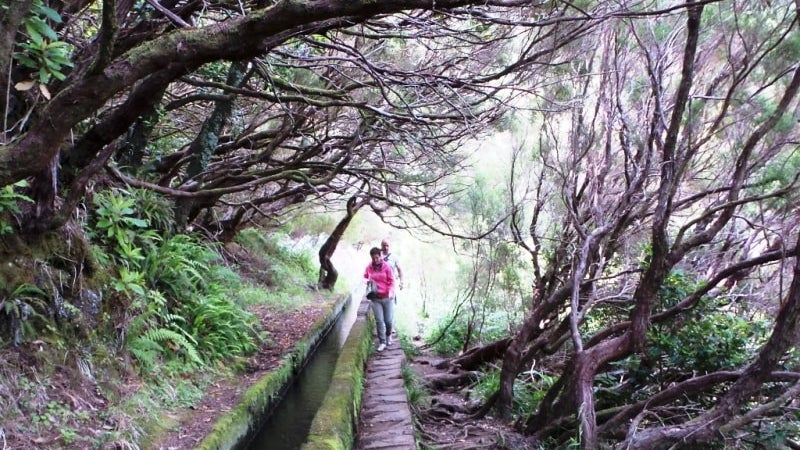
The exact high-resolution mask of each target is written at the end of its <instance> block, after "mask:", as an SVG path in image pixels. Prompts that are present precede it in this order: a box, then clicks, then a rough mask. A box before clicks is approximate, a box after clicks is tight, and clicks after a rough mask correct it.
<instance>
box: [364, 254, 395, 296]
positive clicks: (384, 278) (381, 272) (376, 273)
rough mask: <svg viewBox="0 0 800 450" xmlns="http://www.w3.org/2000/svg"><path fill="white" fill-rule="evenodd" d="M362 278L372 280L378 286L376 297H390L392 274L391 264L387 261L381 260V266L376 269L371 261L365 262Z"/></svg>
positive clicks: (392, 282)
mask: <svg viewBox="0 0 800 450" xmlns="http://www.w3.org/2000/svg"><path fill="white" fill-rule="evenodd" d="M364 278H366V279H368V280H372V281H374V282H375V284H376V285H377V286H378V297H380V298H389V297H392V293H393V292H394V275H393V274H392V266H390V265H389V264H388V263H386V262H383V261H381V266H380V268H378V269H376V268H374V267H372V263H369V264H367V268H366V269H365V270H364Z"/></svg>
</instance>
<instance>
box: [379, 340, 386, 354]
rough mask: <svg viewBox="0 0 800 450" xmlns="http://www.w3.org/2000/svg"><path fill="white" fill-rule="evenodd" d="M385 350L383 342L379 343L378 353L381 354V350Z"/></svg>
mask: <svg viewBox="0 0 800 450" xmlns="http://www.w3.org/2000/svg"><path fill="white" fill-rule="evenodd" d="M385 348H386V344H384V343H383V342H381V345H379V346H378V351H379V352H382V351H383V349H385Z"/></svg>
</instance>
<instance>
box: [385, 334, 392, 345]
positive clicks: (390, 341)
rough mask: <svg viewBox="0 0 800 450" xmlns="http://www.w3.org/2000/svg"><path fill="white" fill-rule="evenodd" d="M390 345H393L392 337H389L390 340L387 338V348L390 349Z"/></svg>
mask: <svg viewBox="0 0 800 450" xmlns="http://www.w3.org/2000/svg"><path fill="white" fill-rule="evenodd" d="M390 345H392V337H391V336H389V337H388V338H386V346H387V347H388V346H390Z"/></svg>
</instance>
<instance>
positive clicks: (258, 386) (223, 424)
mask: <svg viewBox="0 0 800 450" xmlns="http://www.w3.org/2000/svg"><path fill="white" fill-rule="evenodd" d="M348 301H350V297H349V296H348V297H345V298H343V299H342V300H341V301H339V302H337V303H336V305H335V306H334V308H333V310H332V311H331V314H330V315H329V316H328V317H326V318H324V319H321V320H319V321H318V322H317V323H315V324H314V325H313V326H312V328H311V330H310V331H309V333H308V335H307V336H306V337H305V338H304V339H303V340H302V341H301V342H299V343H298V344H297V345H296V346H295V348H294V349H293V350H292V351H291V352H289V353H288V354H287V355H286V356H284V358H283V361H282V362H281V365H280V366H279V367H278V369H276V370H275V371H273V372H271V373H269V374H268V375H267V376H265V377H264V378H262V379H261V380H259V381H258V382H256V383H255V384H254V385H253V386H252V387H250V388H249V389H248V390H247V391H246V392H245V393H244V395H242V400H241V401H240V402H239V404H238V405H237V406H236V408H234V409H233V411H231V412H229V413H227V414H226V415H224V416H222V417H221V418H220V419H219V420H218V421H217V422H216V424H215V425H214V428H213V430H212V432H211V433H210V434H209V435H208V436H206V438H205V439H203V441H202V442H201V443H200V445H199V446H198V447H197V449H198V450H234V449H238V448H244V446H245V445H246V444H247V442H248V441H249V439H251V438H252V437H253V436H254V435H255V433H256V432H257V431H258V430H259V429H260V427H261V425H262V424H263V423H264V421H265V419H266V417H267V416H268V414H269V412H270V411H271V410H272V409H274V408H275V407H276V405H277V404H279V403H280V401H281V399H282V397H283V395H284V394H285V393H286V391H287V390H288V388H289V387H290V386H291V384H292V382H293V381H294V378H295V376H296V375H297V374H298V373H299V372H300V370H301V369H302V367H303V366H305V363H306V360H307V359H308V358H309V357H311V356H312V355H313V353H314V350H316V348H317V346H318V345H319V343H320V342H321V341H322V339H323V338H324V337H325V335H326V333H327V332H328V330H329V329H330V328H331V327H332V326H333V325H334V324H335V323H336V321H337V320H339V316H340V315H341V313H342V310H343V309H344V307H345V306H346V305H347V302H348ZM354 301H357V300H354ZM364 322H365V318H364V316H363V315H362V313H361V305H359V312H358V317H357V318H356V322H355V323H354V324H353V328H352V330H351V332H350V335H349V336H348V338H347V341H346V342H345V345H344V347H343V348H342V353H341V355H340V358H339V361H338V362H337V364H336V368H335V372H334V380H333V382H332V383H336V384H337V385H339V384H341V383H343V381H341V379H342V378H346V377H348V376H351V377H352V381H353V382H355V381H357V382H358V383H359V386H360V383H361V378H362V376H363V367H364V362H365V361H366V359H367V357H368V356H369V344H370V339H369V338H370V335H369V333H366V332H365V331H364V330H366V329H367V328H365V327H364V325H363V323H364ZM358 330H361V331H358ZM354 332H355V333H354ZM359 334H362V335H363V336H360V337H356V336H357V335H359ZM354 335H356V336H354ZM364 346H366V348H362V347H364ZM344 355H349V358H350V359H349V360H350V362H349V363H347V365H345V367H346V369H345V367H340V366H341V364H342V357H343V356H344ZM348 366H349V367H348ZM347 370H350V371H352V372H354V373H352V374H347V373H346V371H347ZM340 372H341V373H340ZM355 372H357V374H356V373H355ZM333 388H334V385H333V384H331V389H333ZM337 389H343V388H337ZM352 392H353V395H356V394H357V401H358V404H359V405H360V401H361V390H360V389H359V388H358V387H354V388H353V390H352ZM330 396H331V391H330V390H329V392H328V394H327V395H326V398H325V400H324V401H323V405H322V407H323V408H325V407H326V405H328V404H329V402H328V397H330ZM352 398H353V397H351V399H352ZM354 401H355V400H354ZM320 411H322V409H321V410H320ZM319 414H320V413H318V415H319ZM355 414H358V409H357V408H356V409H355ZM320 421H322V419H320ZM316 423H317V418H316V416H315V418H314V423H312V430H313V429H314V424H316ZM331 426H333V425H331ZM318 428H319V429H320V430H321V431H320V432H324V431H322V430H323V429H325V428H326V426H325V425H324V424H320V425H318ZM354 429H355V425H354V426H353V430H354ZM336 430H337V431H338V430H339V428H338V427H337V428H336ZM353 430H351V431H350V432H349V435H350V436H351V437H352V436H353V435H354V431H353ZM351 445H352V444H351ZM309 448H313V449H317V448H320V449H321V448H342V449H344V448H347V449H349V448H351V447H309Z"/></svg>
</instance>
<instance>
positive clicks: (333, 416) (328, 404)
mask: <svg viewBox="0 0 800 450" xmlns="http://www.w3.org/2000/svg"><path fill="white" fill-rule="evenodd" d="M368 310H369V304H367V303H365V302H361V303H360V304H359V305H358V315H357V316H356V320H355V322H354V323H353V327H352V328H351V329H350V333H349V334H348V336H347V340H346V341H345V343H344V346H343V347H342V351H341V353H339V358H338V360H337V361H336V367H335V369H334V371H333V378H332V380H331V384H330V387H328V392H327V393H326V394H325V398H324V399H323V400H322V405H321V406H320V408H319V409H318V410H317V413H316V415H315V416H314V420H313V421H312V422H311V429H310V430H309V434H308V437H307V438H306V443H305V444H303V446H302V447H301V450H350V449H352V448H353V445H354V443H355V438H356V433H357V431H358V430H357V428H358V413H359V411H360V410H361V399H362V393H363V391H364V370H365V367H366V363H367V359H368V358H369V354H370V351H371V348H372V332H371V330H372V327H373V326H374V323H375V319H374V317H373V316H372V314H367V312H368Z"/></svg>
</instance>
